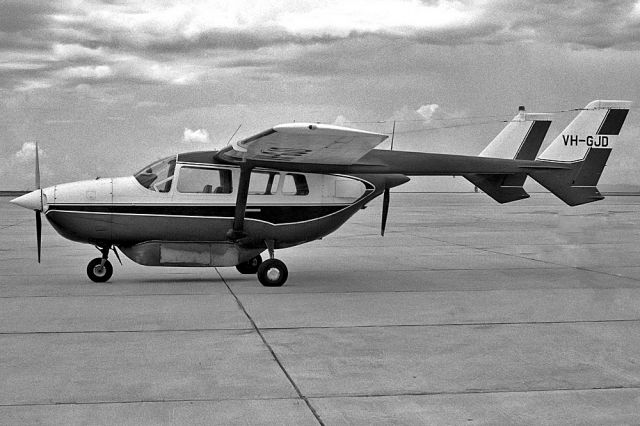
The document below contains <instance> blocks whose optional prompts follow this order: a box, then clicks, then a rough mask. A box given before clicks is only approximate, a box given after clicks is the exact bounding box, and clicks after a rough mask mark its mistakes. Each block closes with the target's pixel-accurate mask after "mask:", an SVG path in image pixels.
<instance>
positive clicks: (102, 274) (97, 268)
mask: <svg viewBox="0 0 640 426" xmlns="http://www.w3.org/2000/svg"><path fill="white" fill-rule="evenodd" d="M98 249H99V250H100V252H101V253H102V257H96V258H95V259H93V260H92V261H91V262H89V264H88V265H87V276H88V277H89V279H90V280H91V281H93V282H96V283H104V282H107V281H109V278H111V276H112V275H113V265H111V262H109V260H108V259H107V258H108V257H109V250H111V249H113V252H114V253H115V254H116V257H117V258H118V261H120V264H122V261H121V260H120V255H118V252H117V251H116V248H115V247H113V246H110V247H109V246H108V247H98Z"/></svg>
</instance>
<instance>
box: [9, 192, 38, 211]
mask: <svg viewBox="0 0 640 426" xmlns="http://www.w3.org/2000/svg"><path fill="white" fill-rule="evenodd" d="M11 203H13V204H16V205H18V206H20V207H24V208H25V209H29V210H42V200H41V199H40V190H39V189H37V190H35V191H32V192H30V193H28V194H24V195H22V196H20V197H18V198H14V199H13V200H11Z"/></svg>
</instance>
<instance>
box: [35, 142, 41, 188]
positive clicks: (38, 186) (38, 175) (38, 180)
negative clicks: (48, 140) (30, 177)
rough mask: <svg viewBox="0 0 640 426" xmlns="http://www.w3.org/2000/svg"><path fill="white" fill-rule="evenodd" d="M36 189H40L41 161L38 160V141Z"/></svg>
mask: <svg viewBox="0 0 640 426" xmlns="http://www.w3.org/2000/svg"><path fill="white" fill-rule="evenodd" d="M36 189H40V159H39V158H38V141H36Z"/></svg>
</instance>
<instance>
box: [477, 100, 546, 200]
mask: <svg viewBox="0 0 640 426" xmlns="http://www.w3.org/2000/svg"><path fill="white" fill-rule="evenodd" d="M550 125H551V115H550V114H532V113H527V112H526V111H525V109H524V107H520V109H519V111H518V114H517V115H516V116H515V117H513V120H511V121H509V123H508V124H507V125H506V126H505V128H504V129H502V131H501V132H500V133H499V134H498V136H496V137H495V138H494V139H493V140H492V141H491V143H489V145H487V147H486V148H485V149H484V150H483V151H482V152H481V153H480V157H493V158H509V159H516V160H533V159H535V158H536V155H537V154H538V151H539V150H540V147H541V146H542V141H543V140H544V137H545V135H546V134H547V131H548V130H549V126H550ZM464 177H465V178H466V179H467V180H468V181H469V182H471V183H473V184H474V185H475V186H477V187H478V188H480V189H482V190H483V191H484V192H485V193H486V194H487V195H489V196H490V197H491V198H493V199H494V200H496V201H497V202H499V203H509V202H511V201H516V200H521V199H523V198H528V197H529V194H527V192H526V191H525V190H524V189H523V188H522V185H524V182H525V180H526V179H527V175H526V173H516V174H508V175H507V174H492V175H489V174H487V175H484V174H468V175H464Z"/></svg>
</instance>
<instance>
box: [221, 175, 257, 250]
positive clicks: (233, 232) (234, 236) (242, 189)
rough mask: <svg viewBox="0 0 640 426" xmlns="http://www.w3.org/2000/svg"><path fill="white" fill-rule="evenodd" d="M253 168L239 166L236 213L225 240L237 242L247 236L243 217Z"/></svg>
mask: <svg viewBox="0 0 640 426" xmlns="http://www.w3.org/2000/svg"><path fill="white" fill-rule="evenodd" d="M252 169H253V166H251V165H249V164H247V163H242V165H241V166H240V182H238V196H237V198H236V211H235V214H234V217H233V228H231V229H229V231H227V238H228V239H229V240H231V241H238V240H239V239H241V238H244V237H246V236H247V234H246V233H245V232H244V216H245V211H246V209H247V197H248V196H249V182H250V181H251V170H252Z"/></svg>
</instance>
